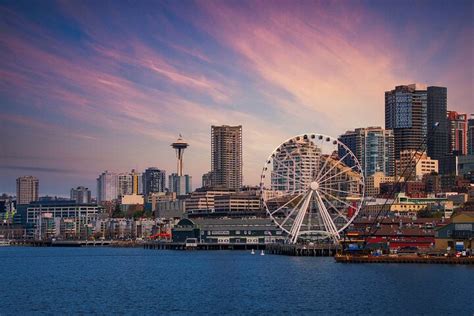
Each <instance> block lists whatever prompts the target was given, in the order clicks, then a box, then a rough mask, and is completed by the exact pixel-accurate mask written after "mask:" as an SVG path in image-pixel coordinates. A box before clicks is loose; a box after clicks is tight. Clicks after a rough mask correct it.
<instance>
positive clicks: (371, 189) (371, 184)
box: [365, 171, 395, 197]
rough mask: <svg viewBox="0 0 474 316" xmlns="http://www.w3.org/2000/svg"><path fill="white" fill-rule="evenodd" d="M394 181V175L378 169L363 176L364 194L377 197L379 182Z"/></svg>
mask: <svg viewBox="0 0 474 316" xmlns="http://www.w3.org/2000/svg"><path fill="white" fill-rule="evenodd" d="M393 182H395V177H394V176H386V175H385V173H383V172H381V171H379V172H375V173H374V174H372V175H370V176H368V177H366V178H365V196H367V197H377V196H378V195H379V194H380V184H382V183H393Z"/></svg>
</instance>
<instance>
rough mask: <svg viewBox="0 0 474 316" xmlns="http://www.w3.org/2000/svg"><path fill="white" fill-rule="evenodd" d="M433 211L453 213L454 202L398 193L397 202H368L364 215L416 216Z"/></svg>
mask: <svg viewBox="0 0 474 316" xmlns="http://www.w3.org/2000/svg"><path fill="white" fill-rule="evenodd" d="M425 210H433V211H442V212H452V210H453V202H452V201H449V200H448V199H447V198H445V197H432V196H430V197H409V196H407V195H406V194H405V193H398V194H397V195H396V197H395V200H394V201H393V200H389V201H387V203H386V199H374V200H368V201H367V203H366V204H365V205H364V211H363V214H364V215H366V216H367V215H377V214H379V213H380V212H382V211H383V212H385V213H382V214H383V215H387V214H390V213H392V214H394V213H395V214H397V215H404V216H405V215H416V214H417V213H418V212H420V211H425Z"/></svg>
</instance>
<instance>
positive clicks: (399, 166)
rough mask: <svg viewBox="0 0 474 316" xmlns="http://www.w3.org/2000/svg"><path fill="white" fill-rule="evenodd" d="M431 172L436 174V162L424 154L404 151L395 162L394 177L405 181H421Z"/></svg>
mask: <svg viewBox="0 0 474 316" xmlns="http://www.w3.org/2000/svg"><path fill="white" fill-rule="evenodd" d="M433 172H435V173H438V160H434V159H431V158H430V157H428V155H427V154H426V152H419V151H415V150H404V151H402V152H401V153H400V158H399V159H397V160H395V175H396V177H397V178H398V177H401V178H404V179H405V181H413V180H421V179H422V178H423V176H424V175H426V174H431V173H433Z"/></svg>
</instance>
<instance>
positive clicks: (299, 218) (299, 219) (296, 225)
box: [290, 190, 314, 243]
mask: <svg viewBox="0 0 474 316" xmlns="http://www.w3.org/2000/svg"><path fill="white" fill-rule="evenodd" d="M313 192H314V191H313V190H311V191H309V193H308V195H307V196H306V197H305V199H304V202H303V204H302V205H301V207H300V208H299V210H298V213H297V215H296V218H295V220H294V222H293V225H292V226H291V230H290V238H291V242H292V243H296V241H297V240H298V234H299V232H300V230H301V225H302V224H303V220H304V217H305V215H306V211H307V210H308V206H309V202H310V201H311V196H312V195H313Z"/></svg>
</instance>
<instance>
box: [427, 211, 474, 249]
mask: <svg viewBox="0 0 474 316" xmlns="http://www.w3.org/2000/svg"><path fill="white" fill-rule="evenodd" d="M473 239H474V212H460V213H457V214H454V215H453V216H452V218H451V223H449V224H447V225H445V226H442V227H439V228H436V229H435V248H436V250H439V251H446V249H448V247H449V248H450V250H451V252H457V251H464V250H466V249H473V247H474V243H473V242H472V240H473Z"/></svg>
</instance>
